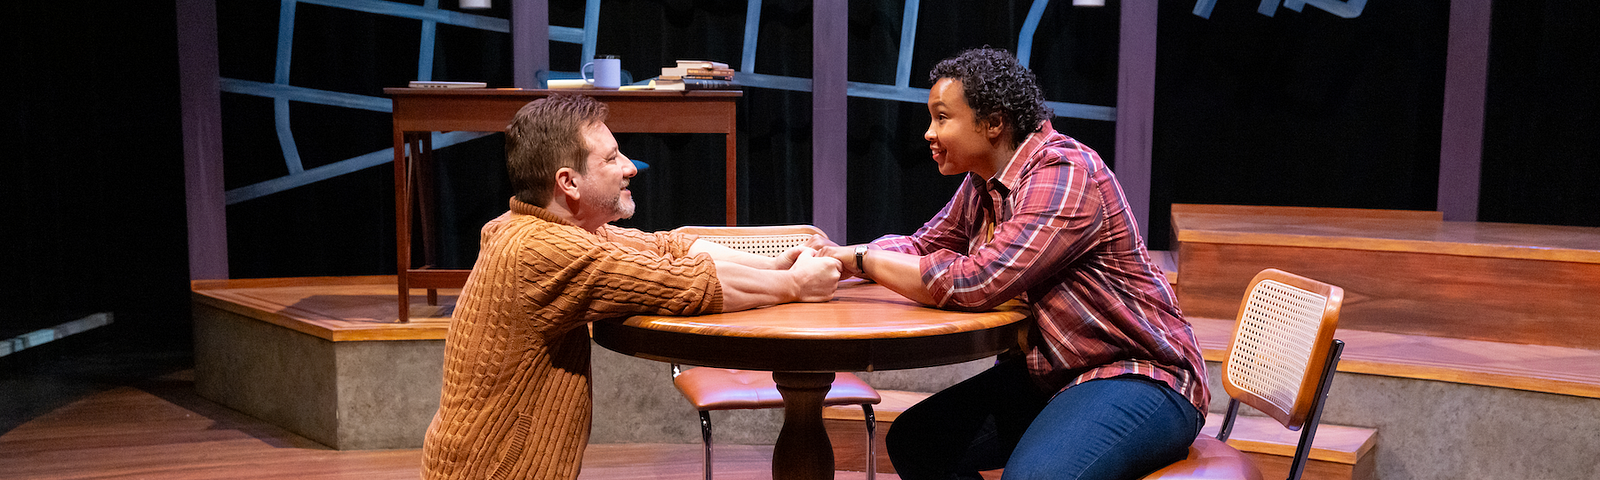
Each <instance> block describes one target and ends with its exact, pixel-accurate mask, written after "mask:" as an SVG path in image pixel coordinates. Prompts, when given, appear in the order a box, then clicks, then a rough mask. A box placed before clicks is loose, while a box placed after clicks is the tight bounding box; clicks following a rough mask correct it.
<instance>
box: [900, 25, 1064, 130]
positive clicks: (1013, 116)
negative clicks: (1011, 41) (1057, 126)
mask: <svg viewBox="0 0 1600 480" xmlns="http://www.w3.org/2000/svg"><path fill="white" fill-rule="evenodd" d="M941 78H948V79H952V80H959V81H961V87H962V94H963V96H964V97H965V99H966V101H967V105H968V106H970V107H972V110H973V112H974V113H976V114H977V116H978V118H980V119H981V118H987V117H988V116H989V115H992V114H995V113H999V114H1000V115H1001V116H1002V117H1004V118H1005V121H1006V122H1008V123H1010V124H1011V126H1012V127H1013V128H1012V131H1011V143H1012V145H1020V144H1022V140H1023V139H1026V138H1028V135H1030V134H1032V133H1033V132H1034V131H1035V130H1038V129H1039V126H1040V125H1041V124H1043V123H1044V122H1045V121H1046V120H1049V119H1050V117H1051V116H1053V115H1055V113H1054V112H1053V111H1052V110H1051V109H1050V107H1048V106H1046V105H1045V104H1044V93H1043V92H1041V91H1040V90H1039V84H1038V82H1037V81H1036V80H1035V78H1034V76H1033V72H1032V71H1030V70H1028V67H1024V66H1022V65H1021V64H1019V63H1017V58H1016V57H1013V56H1011V53H1010V52H1007V51H1005V50H1000V49H995V48H989V47H987V46H985V47H983V48H974V49H971V50H967V51H964V52H961V54H960V55H956V56H954V57H950V58H946V59H944V61H941V62H939V64H938V65H935V66H934V67H933V71H931V72H928V80H929V81H931V82H935V83H937V82H938V81H939V79H941Z"/></svg>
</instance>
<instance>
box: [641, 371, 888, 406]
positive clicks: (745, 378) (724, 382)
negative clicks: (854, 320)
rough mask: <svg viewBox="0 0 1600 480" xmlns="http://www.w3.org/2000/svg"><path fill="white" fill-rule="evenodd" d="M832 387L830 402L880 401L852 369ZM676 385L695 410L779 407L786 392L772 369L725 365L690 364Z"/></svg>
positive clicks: (825, 404) (824, 403) (842, 375)
mask: <svg viewBox="0 0 1600 480" xmlns="http://www.w3.org/2000/svg"><path fill="white" fill-rule="evenodd" d="M835 375H836V376H835V377H834V380H833V388H832V389H829V390H828V397H827V399H825V400H823V402H822V404H823V405H824V406H827V405H860V404H863V403H878V402H879V401H880V399H879V397H878V392H877V391H876V390H873V389H872V386H870V385H867V382H863V381H861V378H860V377H857V376H855V375H853V374H850V373H845V372H841V373H837V374H835ZM672 383H673V385H675V386H677V387H678V391H680V392H683V396H684V397H686V398H688V399H689V403H691V404H693V405H694V408H695V409H696V410H702V411H705V410H740V409H756V408H779V407H782V406H783V396H782V395H781V394H779V393H778V384H777V383H775V382H773V381H772V372H764V371H754V370H728V369H722V368H691V369H688V370H684V371H683V373H681V374H678V376H677V378H675V379H673V382H672Z"/></svg>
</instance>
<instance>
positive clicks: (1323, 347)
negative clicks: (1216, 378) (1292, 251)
mask: <svg viewBox="0 0 1600 480" xmlns="http://www.w3.org/2000/svg"><path fill="white" fill-rule="evenodd" d="M1343 301H1344V289H1342V288H1339V287H1336V286H1333V285H1329V284H1326V283H1322V282H1319V281H1316V280H1312V279H1309V278H1305V277H1301V276H1299V275H1295V274H1292V273H1288V272H1284V271H1282V270H1277V269H1270V268H1269V269H1266V270H1263V271H1261V273H1258V274H1256V276H1255V278H1254V279H1251V281H1250V286H1249V288H1248V289H1247V290H1246V293H1245V296H1244V298H1243V299H1242V300H1241V301H1240V303H1239V316H1238V319H1237V321H1236V322H1235V324H1234V333H1233V338H1232V339H1231V340H1230V341H1229V345H1228V358H1227V359H1225V360H1224V361H1223V366H1222V384H1223V388H1224V389H1225V390H1226V391H1227V393H1228V396H1229V397H1231V398H1230V400H1229V401H1228V411H1227V414H1226V415H1224V416H1223V422H1222V425H1221V427H1220V428H1219V429H1218V432H1217V436H1216V439H1215V440H1216V441H1212V440H1210V439H1208V438H1206V437H1205V436H1204V435H1202V436H1201V437H1200V438H1198V439H1196V441H1195V444H1196V446H1195V447H1191V448H1190V457H1189V458H1188V459H1186V460H1184V461H1180V462H1178V463H1176V464H1173V465H1171V466H1168V467H1167V468H1163V469H1161V470H1158V471H1156V472H1155V473H1152V474H1150V475H1148V476H1146V477H1144V478H1146V479H1172V478H1183V479H1195V478H1222V477H1217V476H1215V475H1211V473H1215V472H1227V473H1228V474H1229V475H1230V477H1228V478H1235V477H1232V475H1238V476H1239V477H1242V478H1259V477H1260V471H1259V469H1257V468H1256V466H1255V465H1254V464H1252V463H1250V462H1249V461H1248V460H1247V459H1245V457H1244V455H1243V454H1242V453H1239V452H1238V450H1237V449H1233V448H1232V447H1229V446H1227V445H1226V444H1225V443H1223V442H1226V441H1227V440H1228V435H1229V434H1230V433H1231V432H1232V430H1233V424H1234V420H1235V419H1236V418H1237V417H1238V413H1239V405H1240V404H1241V403H1243V404H1246V405H1250V406H1251V407H1252V408H1255V409H1256V410H1259V411H1261V412H1262V413H1265V414H1267V416H1269V417H1272V418H1273V419H1274V420H1277V421H1278V423H1280V424H1282V425H1283V426H1284V427H1285V428H1287V429H1289V430H1299V431H1300V443H1299V445H1298V446H1296V448H1295V455H1294V460H1293V462H1292V463H1290V466H1289V476H1288V478H1289V479H1290V480H1297V479H1299V478H1300V477H1301V475H1302V474H1303V473H1304V472H1305V467H1306V462H1307V460H1308V458H1309V457H1310V455H1311V444H1312V441H1313V440H1314V439H1315V437H1316V432H1317V425H1318V424H1319V423H1320V422H1321V420H1322V409H1323V406H1324V405H1325V404H1326V403H1327V402H1326V400H1327V396H1328V389H1329V387H1330V385H1332V383H1333V375H1334V372H1335V371H1336V370H1337V367H1338V364H1339V358H1340V356H1341V355H1342V354H1343V352H1344V342H1343V341H1340V340H1338V339H1335V338H1333V335H1334V331H1335V330H1336V329H1337V328H1338V326H1339V309H1340V306H1341V305H1342V304H1343ZM1274 316H1275V318H1271V319H1269V318H1267V317H1274ZM1285 316H1289V317H1297V318H1281V317H1285ZM1296 319H1298V320H1300V321H1301V322H1303V323H1301V324H1299V325H1294V324H1293V321H1294V320H1296ZM1269 320H1274V321H1269ZM1296 327H1298V328H1299V329H1300V330H1299V331H1298V332H1295V331H1288V330H1291V329H1294V328H1296ZM1261 328H1276V329H1277V331H1270V332H1262V331H1260V330H1259V329H1261ZM1295 334H1298V336H1297V339H1298V342H1297V343H1296V344H1294V345H1284V344H1283V343H1284V342H1286V341H1285V337H1296V335H1295ZM1269 337H1270V338H1269ZM1291 341H1293V340H1291ZM1272 342H1279V343H1277V344H1270V343H1272ZM1273 349H1276V350H1273ZM1258 350H1273V351H1267V352H1261V351H1258ZM1256 354H1261V357H1263V358H1259V359H1257V358H1254V355H1256ZM1299 359H1304V363H1303V364H1299V363H1298V362H1297V360H1299ZM1258 360H1259V361H1258ZM1285 362H1290V363H1287V364H1286V363H1285ZM1257 367H1262V368H1269V369H1273V370H1272V371H1271V372H1266V373H1263V372H1260V371H1253V370H1252V369H1254V368H1257ZM1287 375H1293V376H1295V377H1298V381H1295V382H1289V381H1286V380H1288V377H1287ZM1268 377H1270V380H1261V379H1263V378H1268ZM1258 380H1259V381H1258ZM1273 382H1275V383H1276V385H1265V384H1267V383H1273ZM1263 387H1265V388H1263ZM1272 387H1276V389H1273V388H1272ZM1219 459H1220V460H1219ZM1207 461H1220V462H1225V463H1227V465H1226V467H1227V468H1211V469H1207V468H1199V467H1200V464H1203V463H1205V462H1207ZM1207 470H1211V471H1210V472H1207Z"/></svg>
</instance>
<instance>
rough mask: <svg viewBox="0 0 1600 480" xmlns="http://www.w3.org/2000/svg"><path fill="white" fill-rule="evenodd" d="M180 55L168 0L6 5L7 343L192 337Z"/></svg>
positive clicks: (2, 82) (2, 43)
mask: <svg viewBox="0 0 1600 480" xmlns="http://www.w3.org/2000/svg"><path fill="white" fill-rule="evenodd" d="M177 59H178V56H177V33H176V15H175V12H174V6H173V3H172V2H170V1H164V2H156V1H137V2H110V1H101V2H85V3H79V4H73V5H71V6H62V5H57V4H54V3H51V2H3V3H0V70H4V72H5V73H4V74H3V75H0V92H3V93H0V136H3V137H0V138H3V140H0V145H4V146H5V147H4V149H3V150H0V151H3V152H4V153H0V158H3V159H4V161H3V164H4V168H5V170H6V171H5V173H4V174H3V175H0V232H3V233H0V252H3V255H4V259H5V260H4V264H5V274H4V275H0V291H3V292H5V295H6V299H7V300H6V301H5V307H4V308H3V309H0V340H6V339H10V338H12V337H14V336H16V335H18V334H21V333H26V332H28V331H31V330H34V329H39V328H46V327H50V326H54V325H57V324H61V323H64V322H68V321H71V320H75V319H78V318H80V317H83V316H85V315H88V314H92V313H96V312H111V313H112V314H113V316H114V317H115V323H114V324H113V327H112V328H106V329H102V330H119V331H121V332H122V333H123V334H128V335H130V336H129V337H124V338H123V340H122V341H124V342H138V341H149V340H150V339H151V338H152V337H162V338H166V337H171V336H180V337H187V334H188V328H187V327H186V325H187V322H188V301H189V299H188V294H187V292H188V281H187V279H188V276H189V272H188V266H187V255H188V253H187V250H186V248H185V243H186V234H185V225H186V223H185V222H186V219H185V211H184V203H183V202H184V183H183V181H184V177H183V152H182V147H181V144H180V143H179V138H180V136H179V122H178V89H177V82H178V72H177ZM131 335H138V337H133V336H131ZM134 338H140V339H143V340H135V339H134ZM47 347H51V348H54V347H52V346H48V345H47ZM41 350H48V348H42V349H41ZM30 355H31V353H30ZM5 360H6V361H9V360H10V358H9V357H8V358H6V359H5ZM4 370H6V369H4V368H0V373H4V372H3V371H4Z"/></svg>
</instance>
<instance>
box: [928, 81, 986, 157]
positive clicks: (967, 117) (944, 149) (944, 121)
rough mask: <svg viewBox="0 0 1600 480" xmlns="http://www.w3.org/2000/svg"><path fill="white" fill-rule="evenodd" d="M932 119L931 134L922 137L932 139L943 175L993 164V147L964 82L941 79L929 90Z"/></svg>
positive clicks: (929, 111) (929, 132)
mask: <svg viewBox="0 0 1600 480" xmlns="http://www.w3.org/2000/svg"><path fill="white" fill-rule="evenodd" d="M928 117H929V118H930V121H929V123H928V131H927V132H926V133H923V134H922V138H924V139H926V140H928V150H930V151H931V152H932V153H933V161H934V162H938V164H939V173H941V174H944V175H955V174H958V173H966V172H970V171H973V168H974V167H976V166H979V165H982V164H984V163H986V162H988V161H989V158H988V157H989V154H990V153H991V152H990V150H992V149H993V147H992V146H991V145H990V144H989V139H988V136H987V135H985V133H984V125H981V124H979V123H977V116H976V115H975V113H974V112H973V111H972V107H969V106H967V98H966V96H965V95H963V94H962V85H961V81H960V80H954V79H949V78H941V79H939V81H938V82H935V83H934V84H933V88H932V89H929V90H928Z"/></svg>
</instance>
